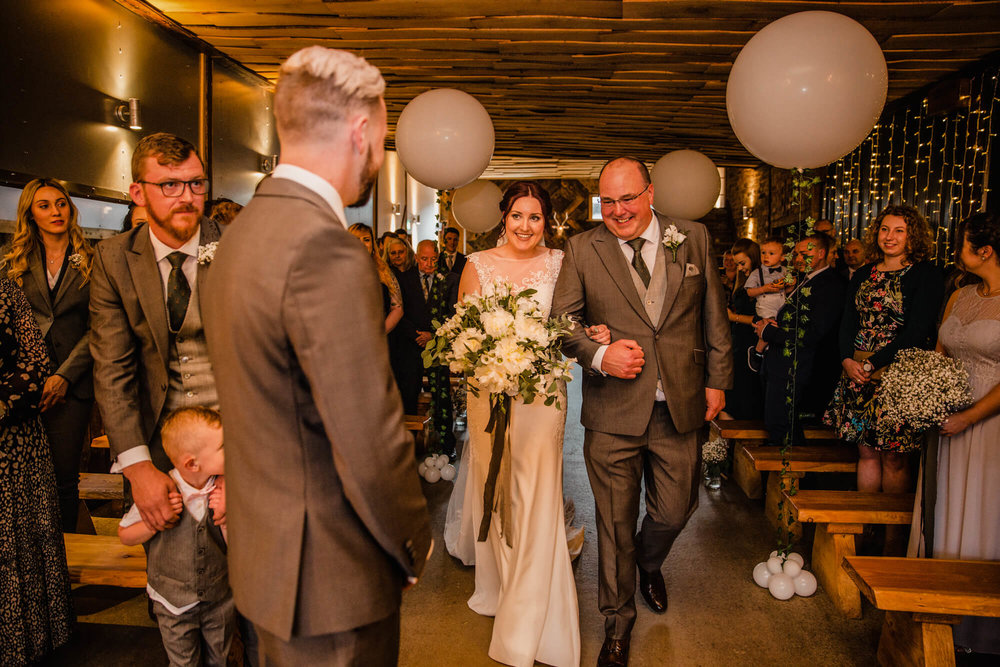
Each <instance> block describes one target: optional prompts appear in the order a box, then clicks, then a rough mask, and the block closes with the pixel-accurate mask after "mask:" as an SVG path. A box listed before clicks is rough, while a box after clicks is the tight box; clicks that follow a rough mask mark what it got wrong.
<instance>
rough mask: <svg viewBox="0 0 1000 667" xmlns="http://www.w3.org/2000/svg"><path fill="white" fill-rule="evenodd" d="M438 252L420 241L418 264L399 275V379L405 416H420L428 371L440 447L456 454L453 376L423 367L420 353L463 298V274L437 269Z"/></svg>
mask: <svg viewBox="0 0 1000 667" xmlns="http://www.w3.org/2000/svg"><path fill="white" fill-rule="evenodd" d="M437 267H438V252H437V247H436V246H435V245H434V242H433V241H421V242H420V243H418V244H417V266H416V268H413V269H410V270H409V271H404V272H403V273H402V274H400V276H399V286H400V288H401V289H402V291H403V319H402V320H400V322H399V326H398V327H397V330H396V333H397V334H398V340H399V345H398V346H397V348H398V352H399V354H400V355H401V357H402V358H401V360H400V361H401V363H400V371H401V375H400V376H399V377H397V378H396V381H397V383H398V384H399V390H400V392H401V393H402V395H403V409H404V410H405V411H406V414H411V415H412V414H416V411H417V397H418V395H419V394H420V387H421V385H422V383H423V376H424V375H427V380H428V382H429V384H430V394H431V417H432V419H433V420H434V430H435V432H436V433H437V434H438V442H439V445H440V447H441V451H442V452H443V453H445V454H448V455H449V456H451V455H453V454H454V453H455V434H454V431H453V426H454V416H453V415H452V405H451V380H450V374H449V372H448V368H447V367H445V366H432V367H431V368H428V369H426V370H425V369H424V363H423V359H422V358H421V356H420V353H421V352H422V351H423V349H424V346H425V345H427V342H428V341H430V339H431V338H433V336H434V325H433V322H434V321H435V320H436V321H438V322H444V321H445V320H446V319H448V318H449V317H451V316H452V315H453V314H454V313H455V303H456V302H457V301H458V281H459V277H458V275H456V274H454V273H444V272H441V271H439V270H438V268H437Z"/></svg>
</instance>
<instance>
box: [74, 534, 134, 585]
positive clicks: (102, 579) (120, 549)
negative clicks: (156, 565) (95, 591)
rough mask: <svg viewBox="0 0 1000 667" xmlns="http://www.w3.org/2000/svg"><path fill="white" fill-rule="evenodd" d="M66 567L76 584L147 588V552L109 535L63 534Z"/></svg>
mask: <svg viewBox="0 0 1000 667" xmlns="http://www.w3.org/2000/svg"><path fill="white" fill-rule="evenodd" d="M63 540H64V542H65V544H66V564H67V566H68V567H69V578H70V581H72V582H73V583H80V584H98V585H101V586H121V587H122V588H145V587H146V552H145V551H143V549H142V547H141V546H133V547H127V546H125V545H124V544H122V543H121V542H119V541H118V538H117V537H112V536H109V535H77V534H74V533H64V534H63Z"/></svg>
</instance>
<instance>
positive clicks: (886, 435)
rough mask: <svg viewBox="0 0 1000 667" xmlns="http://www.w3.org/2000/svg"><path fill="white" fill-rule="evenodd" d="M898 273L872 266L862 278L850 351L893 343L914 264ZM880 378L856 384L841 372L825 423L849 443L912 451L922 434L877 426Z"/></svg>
mask: <svg viewBox="0 0 1000 667" xmlns="http://www.w3.org/2000/svg"><path fill="white" fill-rule="evenodd" d="M912 266H913V265H912V264H910V265H907V266H905V267H903V268H902V269H900V270H899V271H879V270H878V269H877V268H875V267H872V272H871V275H870V276H869V277H868V278H866V279H865V280H864V281H862V283H861V285H860V286H859V287H858V292H857V294H856V295H855V297H854V307H855V308H856V309H857V312H858V325H859V326H858V333H857V335H856V336H855V338H854V349H855V350H863V351H865V352H873V353H874V352H878V351H879V350H881V349H882V348H883V347H885V346H886V345H888V344H889V343H891V342H892V340H893V339H894V338H895V337H896V335H897V334H898V332H899V330H900V329H902V327H903V322H904V317H905V313H904V312H903V290H902V280H903V276H904V275H906V272H907V271H909V270H910V268H912ZM879 385H880V382H879V381H878V380H874V379H872V380H869V381H868V382H867V383H865V384H858V383H856V382H854V381H853V380H851V379H850V378H848V377H847V376H846V375H842V376H841V378H840V381H839V382H838V383H837V388H836V390H834V392H833V400H832V401H831V402H830V407H829V409H827V411H826V414H825V415H824V416H823V421H824V422H825V423H826V424H828V425H830V426H834V427H836V429H837V431H838V433H839V434H840V437H841V438H842V439H844V440H846V441H847V442H853V443H858V444H864V445H868V446H869V447H873V448H875V449H878V450H880V451H888V452H900V453H902V452H911V451H914V450H917V449H919V448H920V443H921V438H920V434H918V433H916V432H913V431H911V430H909V429H906V428H905V427H900V428H897V429H892V430H889V431H888V432H885V430H886V429H884V427H883V429H877V428H876V426H877V424H878V421H879V416H880V414H881V412H882V410H881V408H880V406H879V403H878V400H877V398H878V388H879Z"/></svg>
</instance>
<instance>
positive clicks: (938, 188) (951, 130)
mask: <svg viewBox="0 0 1000 667" xmlns="http://www.w3.org/2000/svg"><path fill="white" fill-rule="evenodd" d="M998 78H1000V66H993V67H991V68H989V69H987V70H986V71H984V72H982V73H981V74H978V75H976V76H974V77H973V78H972V79H971V82H970V90H969V105H968V108H964V107H963V108H961V109H958V110H954V111H950V112H947V113H941V114H934V115H932V114H930V113H928V112H927V108H926V102H924V103H923V104H921V105H914V106H910V107H906V108H901V109H899V110H897V111H896V112H894V113H893V114H891V115H890V116H888V117H883V118H882V119H881V120H880V121H879V123H878V124H877V125H876V126H875V128H874V129H873V130H872V132H871V133H870V134H869V135H868V137H867V138H866V139H865V140H864V142H862V144H861V145H860V146H858V148H856V149H855V150H854V151H853V152H851V153H850V154H848V155H845V156H844V157H843V158H841V159H840V160H838V161H837V162H836V163H835V164H832V165H830V166H829V167H828V168H827V169H828V170H827V178H826V185H825V186H824V188H823V204H822V210H823V212H824V215H825V216H826V217H828V218H829V219H830V220H832V221H833V222H834V224H835V225H836V227H837V229H838V230H839V234H840V236H841V239H842V241H846V240H847V239H850V238H857V237H859V236H861V235H862V234H863V233H864V230H865V228H866V227H867V225H868V222H869V221H870V220H872V219H873V218H875V216H877V215H878V213H879V211H881V210H882V209H883V208H884V207H886V206H889V205H892V204H909V205H911V206H914V207H915V208H916V209H917V210H918V211H920V212H921V213H922V214H923V215H924V216H925V217H926V218H927V219H928V221H930V223H931V225H932V226H934V227H936V228H937V232H936V233H937V256H938V257H939V258H943V259H947V258H949V257H951V244H952V230H953V229H954V227H955V226H956V225H957V224H958V223H959V222H960V221H962V220H963V219H965V218H966V217H968V216H969V215H972V214H973V213H976V212H978V211H981V210H984V209H985V206H986V199H987V195H988V193H989V184H988V178H989V159H990V155H992V149H993V148H994V146H995V145H996V142H995V139H996V136H997V135H996V132H997V126H996V125H995V124H994V118H996V117H997V114H998V113H1000V98H998V96H997V93H998V92H1000V88H998Z"/></svg>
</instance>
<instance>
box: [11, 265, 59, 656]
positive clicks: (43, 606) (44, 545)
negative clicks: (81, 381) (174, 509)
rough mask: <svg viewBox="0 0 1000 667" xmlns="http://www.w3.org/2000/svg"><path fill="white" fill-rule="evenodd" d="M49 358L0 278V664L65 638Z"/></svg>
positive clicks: (21, 300)
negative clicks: (46, 414) (49, 431)
mask: <svg viewBox="0 0 1000 667" xmlns="http://www.w3.org/2000/svg"><path fill="white" fill-rule="evenodd" d="M47 377H49V358H48V352H47V351H46V349H45V343H44V342H43V341H42V336H41V333H40V332H39V330H38V325H37V324H36V323H35V318H34V316H33V315H32V314H31V307H30V306H29V305H28V301H27V299H25V297H24V294H23V293H22V292H21V290H20V289H18V287H17V285H15V284H14V283H13V282H11V281H10V280H8V279H6V278H0V665H4V666H5V667H7V666H8V665H25V664H28V663H29V662H34V661H36V660H38V659H40V658H41V657H43V656H44V655H45V654H47V653H49V652H50V651H52V650H53V649H55V648H57V647H59V646H61V645H62V644H65V643H66V641H67V640H68V639H69V634H70V626H71V623H72V612H71V611H70V601H69V599H70V598H69V596H70V587H69V574H68V572H67V570H66V553H65V549H64V548H63V540H62V530H61V525H60V519H59V501H58V497H57V496H56V477H55V472H54V471H53V468H52V458H51V455H50V454H49V446H48V441H47V440H46V438H45V430H44V429H43V428H42V423H41V421H40V419H39V417H38V409H39V408H38V406H39V403H40V401H41V400H42V388H43V385H44V382H45V379H46V378H47Z"/></svg>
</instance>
